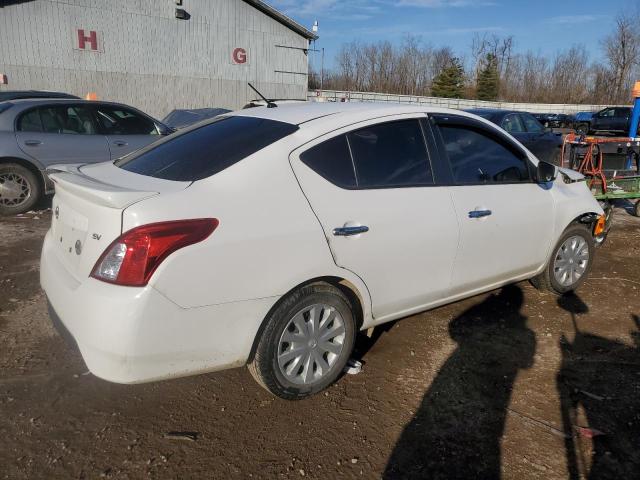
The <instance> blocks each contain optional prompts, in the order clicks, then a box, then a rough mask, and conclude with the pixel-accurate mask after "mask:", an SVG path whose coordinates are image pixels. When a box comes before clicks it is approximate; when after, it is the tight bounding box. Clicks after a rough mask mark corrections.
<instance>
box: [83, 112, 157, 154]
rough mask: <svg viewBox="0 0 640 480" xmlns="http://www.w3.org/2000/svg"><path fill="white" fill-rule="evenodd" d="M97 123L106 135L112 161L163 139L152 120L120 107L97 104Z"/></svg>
mask: <svg viewBox="0 0 640 480" xmlns="http://www.w3.org/2000/svg"><path fill="white" fill-rule="evenodd" d="M94 108H95V112H96V119H97V123H98V125H99V127H100V129H101V131H102V132H103V133H104V134H105V135H106V137H107V142H108V144H109V151H110V154H111V159H112V160H115V159H117V158H120V157H123V156H124V155H127V154H129V153H131V152H133V151H135V150H138V149H140V148H142V147H145V146H147V145H149V144H150V143H153V142H155V141H156V140H158V139H160V138H162V137H161V135H160V131H159V129H158V126H157V125H156V123H155V122H154V121H153V119H152V118H150V117H147V116H146V115H143V114H141V113H140V112H137V111H135V110H133V109H130V108H126V107H122V106H120V105H106V104H96V105H95V106H94Z"/></svg>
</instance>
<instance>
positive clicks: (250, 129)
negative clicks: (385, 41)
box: [114, 117, 298, 181]
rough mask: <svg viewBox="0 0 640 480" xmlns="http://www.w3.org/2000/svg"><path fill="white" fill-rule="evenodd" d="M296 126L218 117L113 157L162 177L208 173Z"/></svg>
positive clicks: (178, 178) (119, 162)
mask: <svg viewBox="0 0 640 480" xmlns="http://www.w3.org/2000/svg"><path fill="white" fill-rule="evenodd" d="M296 130H298V127H297V126H296V125H292V124H290V123H284V122H276V121H274V120H265V119H262V118H254V117H221V118H219V119H216V120H214V121H212V122H210V123H207V124H205V125H202V126H197V127H195V128H193V129H189V130H186V131H184V132H180V133H177V134H174V135H171V136H170V137H167V139H166V141H163V142H160V143H158V144H155V145H152V146H151V147H150V148H147V149H144V150H142V151H140V152H139V153H138V154H134V155H133V156H128V157H123V158H121V159H119V160H116V161H115V162H114V163H115V165H116V166H118V167H120V168H122V169H123V170H127V171H129V172H134V173H139V174H141V175H146V176H149V177H155V178H163V179H165V180H176V181H195V180H201V179H203V178H207V177H210V176H211V175H215V174H216V173H218V172H220V171H222V170H224V169H225V168H228V167H230V166H231V165H233V164H235V163H237V162H239V161H240V160H242V159H243V158H246V157H248V156H249V155H251V154H253V153H255V152H257V151H258V150H262V149H263V148H265V147H266V146H268V145H271V144H272V143H274V142H276V141H278V140H280V139H282V138H284V137H286V136H287V135H290V134H292V133H293V132H295V131H296Z"/></svg>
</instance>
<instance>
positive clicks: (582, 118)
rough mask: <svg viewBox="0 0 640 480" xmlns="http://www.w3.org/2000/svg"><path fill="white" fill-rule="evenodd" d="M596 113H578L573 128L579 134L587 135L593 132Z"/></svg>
mask: <svg viewBox="0 0 640 480" xmlns="http://www.w3.org/2000/svg"><path fill="white" fill-rule="evenodd" d="M595 113H596V112H578V113H576V114H575V115H574V117H573V128H574V130H576V131H578V132H584V133H587V132H588V131H589V130H591V119H592V118H593V116H594V115H595Z"/></svg>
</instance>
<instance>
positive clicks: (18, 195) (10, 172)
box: [0, 163, 42, 215]
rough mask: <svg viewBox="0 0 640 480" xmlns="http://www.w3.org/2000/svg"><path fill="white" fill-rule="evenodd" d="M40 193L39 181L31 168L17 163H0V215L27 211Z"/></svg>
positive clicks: (36, 200)
mask: <svg viewBox="0 0 640 480" xmlns="http://www.w3.org/2000/svg"><path fill="white" fill-rule="evenodd" d="M41 193H42V187H41V185H40V182H39V181H38V178H37V177H36V175H35V174H34V173H33V172H32V171H31V170H29V169H28V168H26V167H23V166H22V165H19V164H17V163H3V164H0V215H17V214H19V213H24V212H28V211H29V210H31V209H32V208H33V206H34V205H35V204H36V203H37V202H38V200H39V199H40V196H41Z"/></svg>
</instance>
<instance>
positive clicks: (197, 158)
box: [41, 103, 603, 399]
mask: <svg viewBox="0 0 640 480" xmlns="http://www.w3.org/2000/svg"><path fill="white" fill-rule="evenodd" d="M54 170H55V171H54V172H52V173H51V179H52V180H53V181H54V182H55V192H56V193H55V197H54V199H53V212H54V214H53V219H52V225H51V229H50V230H49V232H48V233H47V236H46V238H45V242H44V246H43V251H42V266H41V283H42V287H43V288H44V290H45V292H46V294H47V297H48V300H49V303H50V313H51V316H52V319H53V321H54V323H56V324H57V325H58V326H59V327H64V330H68V332H70V333H71V335H72V336H73V338H74V339H75V341H76V343H77V345H78V347H79V349H80V351H81V353H82V356H83V357H84V359H85V361H86V363H87V366H88V367H89V369H90V370H91V371H92V372H93V373H94V374H95V375H97V376H98V377H101V378H103V379H106V380H109V381H113V382H118V383H136V382H146V381H152V380H160V379H166V378H171V377H177V376H184V375H190V374H195V373H202V372H210V371H214V370H220V369H224V368H230V367H236V366H240V365H245V364H248V365H249V369H250V371H251V373H252V374H253V376H254V377H255V378H256V380H257V381H258V382H259V383H260V384H261V385H263V386H264V387H265V388H267V389H268V390H270V391H271V392H272V393H274V394H275V395H278V396H280V397H283V398H287V399H299V398H303V397H306V396H309V395H311V394H314V393H316V392H318V391H320V390H322V389H324V388H325V387H327V386H328V385H330V384H331V383H332V382H334V381H335V380H336V378H337V377H338V376H339V375H340V373H341V372H342V371H343V368H344V366H345V363H346V362H347V360H348V358H349V356H350V354H351V351H352V347H353V344H354V337H355V335H356V332H357V331H358V330H363V329H367V328H370V327H372V326H374V325H377V324H380V323H383V322H388V321H390V320H394V319H397V318H400V317H405V316H407V315H411V314H413V313H416V312H421V311H423V310H427V309H430V308H433V307H436V306H438V305H442V304H445V303H448V302H453V301H455V300H459V299H462V298H465V297H469V296H472V295H476V294H478V293H481V292H485V291H488V290H491V289H495V288H497V287H500V286H502V285H505V284H508V283H511V282H516V281H519V280H524V279H532V280H533V282H534V284H535V285H536V286H539V287H546V288H548V289H550V290H552V291H554V292H556V293H563V292H567V291H570V290H573V289H575V288H577V287H578V286H579V285H580V284H581V283H582V282H583V281H584V280H585V277H586V276H587V274H588V273H589V270H590V268H591V264H592V262H593V258H594V253H595V252H594V234H597V233H599V229H601V228H602V226H603V225H602V224H603V222H602V217H601V215H602V210H601V209H600V207H599V206H598V203H597V202H596V201H595V200H594V198H593V197H592V195H591V193H590V192H589V190H588V188H587V186H586V185H585V182H584V181H583V178H582V176H581V175H579V174H577V173H576V172H573V171H570V170H562V171H558V169H556V167H554V166H552V165H550V164H546V163H543V162H538V160H537V159H536V158H535V157H534V156H533V155H532V154H531V153H529V152H528V151H527V150H526V149H525V148H524V147H523V146H522V145H521V144H519V143H518V142H517V141H516V140H515V139H513V138H512V137H511V136H509V135H508V134H507V133H506V132H504V131H503V130H501V129H499V128H498V127H496V126H494V125H493V124H491V123H489V122H488V121H485V120H483V119H482V118H479V117H477V116H474V115H470V114H466V113H463V112H460V111H452V110H444V109H437V108H432V107H427V106H424V107H415V106H401V105H377V104H364V103H359V104H338V103H336V104H327V103H325V104H322V103H315V104H314V103H311V104H309V103H301V104H289V105H282V106H279V107H277V108H266V107H261V108H254V109H250V110H243V111H240V112H234V113H230V114H227V115H224V116H222V117H217V118H216V119H214V120H209V121H206V122H204V123H200V124H197V125H195V126H192V127H190V128H187V129H185V130H183V131H180V132H179V133H176V134H173V135H171V136H168V137H166V138H165V139H163V140H161V141H159V142H158V143H155V144H153V145H151V146H149V147H146V148H144V149H143V150H140V151H138V152H136V153H134V154H131V155H129V156H127V157H124V158H122V159H120V160H116V161H115V162H106V163H101V164H93V165H85V166H77V165H76V166H59V167H57V168H55V169H54Z"/></svg>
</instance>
